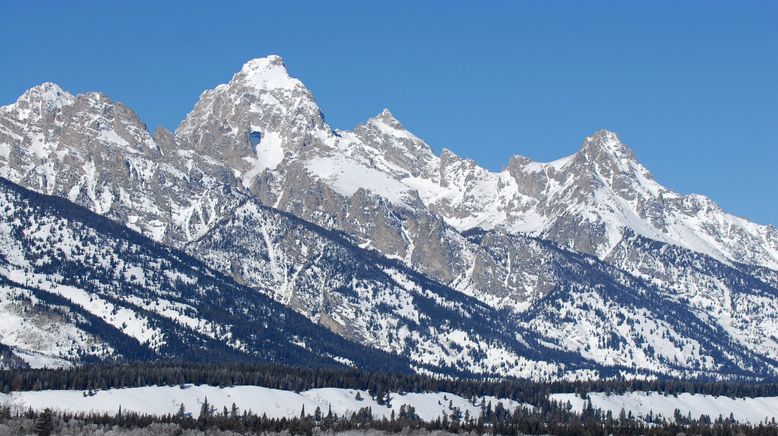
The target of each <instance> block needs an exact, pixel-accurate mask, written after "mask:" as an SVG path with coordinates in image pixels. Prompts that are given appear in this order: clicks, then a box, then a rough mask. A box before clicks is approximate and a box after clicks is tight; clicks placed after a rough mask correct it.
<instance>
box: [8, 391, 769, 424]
mask: <svg viewBox="0 0 778 436" xmlns="http://www.w3.org/2000/svg"><path fill="white" fill-rule="evenodd" d="M389 397H390V399H391V400H390V402H389V404H385V405H381V404H379V403H378V402H377V401H376V400H375V399H373V398H371V396H370V394H369V393H368V392H367V391H364V390H356V389H340V388H319V389H310V390H307V391H303V392H300V393H296V392H292V391H286V390H280V389H270V388H265V387H260V386H234V387H224V388H220V387H216V386H207V385H199V386H193V385H185V387H184V388H183V389H182V388H181V387H179V386H173V387H171V386H148V387H139V388H125V389H107V390H101V391H96V392H95V393H94V395H92V396H88V395H86V396H85V392H84V391H80V390H46V391H23V392H13V393H11V394H7V395H6V394H0V404H2V405H7V406H10V407H11V408H12V409H17V410H26V409H28V408H32V409H33V410H43V409H45V408H51V409H53V410H58V411H64V412H73V413H78V412H84V413H89V412H96V413H107V414H115V413H116V412H118V411H119V408H120V407H121V410H123V411H134V412H138V413H142V414H151V415H165V414H175V413H177V412H179V409H180V407H181V405H182V404H183V406H184V409H185V411H186V412H187V413H191V414H192V416H193V417H197V416H198V415H199V413H200V409H201V406H202V403H203V402H204V401H205V399H206V398H207V400H208V403H210V404H211V405H213V407H214V408H215V409H216V410H217V411H221V410H223V408H225V407H226V408H227V409H231V407H232V405H233V403H234V404H235V405H236V406H237V407H238V409H239V410H240V412H243V411H251V412H253V413H255V414H257V415H262V414H266V415H267V417H268V418H283V417H286V418H292V417H297V416H300V412H301V411H302V410H303V408H305V412H306V413H307V414H312V413H314V411H315V410H316V408H317V407H318V408H319V409H320V410H321V412H322V413H323V414H326V413H327V412H328V410H329V409H330V408H331V410H332V412H333V413H335V414H337V415H339V416H348V415H350V414H351V413H352V412H357V411H359V409H361V408H365V407H370V408H371V410H372V413H373V416H375V417H376V418H379V419H380V418H383V417H386V418H389V417H390V416H391V414H392V411H394V412H395V414H398V413H399V411H400V408H401V407H402V406H403V405H407V406H413V407H414V408H415V410H416V413H417V414H418V415H419V417H420V418H421V419H422V420H425V421H433V420H435V419H437V418H438V417H443V416H445V415H451V413H452V411H454V410H455V409H457V408H458V409H459V410H460V411H461V413H462V414H464V413H466V412H469V415H470V416H473V417H477V416H478V415H479V413H480V412H481V404H482V402H483V404H488V403H490V402H491V404H492V407H495V406H496V405H497V404H498V403H502V405H503V406H504V407H505V408H506V409H509V410H514V409H516V408H519V407H524V408H532V406H530V405H528V404H522V403H519V402H516V401H513V400H506V399H498V398H495V397H481V398H478V399H476V400H475V401H471V400H468V399H466V398H463V397H461V396H458V395H455V394H451V393H445V392H438V393H403V394H398V393H393V394H390V395H389ZM551 399H552V400H554V401H558V402H560V403H567V402H569V403H570V404H571V406H572V408H573V411H575V412H580V411H582V410H583V408H584V407H585V405H586V402H587V401H591V404H592V407H593V408H595V409H599V410H602V411H603V412H607V411H610V412H612V414H613V415H614V416H618V415H619V413H620V412H621V410H622V409H624V411H625V412H627V413H628V412H631V413H632V414H633V415H634V416H636V417H645V416H648V415H649V414H652V415H654V416H657V415H661V416H663V417H665V418H667V419H668V420H671V421H672V419H673V415H674V413H675V410H676V409H678V410H679V411H680V412H681V414H683V416H688V415H691V417H692V418H694V419H697V418H699V417H700V415H708V416H709V417H710V418H711V419H714V420H715V419H716V418H717V417H719V416H723V417H725V418H727V417H729V416H730V414H732V416H733V417H734V418H735V419H736V420H737V421H738V422H741V423H748V424H759V423H760V422H761V423H763V422H765V420H767V421H771V420H773V419H778V397H760V398H730V397H725V396H713V395H701V394H687V393H682V394H678V395H677V396H674V395H665V394H660V393H656V392H629V393H625V394H614V395H608V394H606V393H602V392H593V393H590V394H589V396H588V400H584V399H582V398H581V397H580V396H578V395H577V394H572V393H570V394H552V395H551Z"/></svg>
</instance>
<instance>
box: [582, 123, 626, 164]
mask: <svg viewBox="0 0 778 436" xmlns="http://www.w3.org/2000/svg"><path fill="white" fill-rule="evenodd" d="M578 154H579V155H581V156H584V157H585V158H588V159H589V160H597V159H602V158H607V159H611V160H614V159H615V160H618V161H622V162H624V163H626V162H634V163H637V160H636V159H635V154H634V153H633V152H632V150H631V149H630V148H629V147H627V145H626V144H624V143H623V142H621V140H620V139H619V137H618V136H617V135H616V133H614V132H611V131H609V130H604V129H603V130H598V131H597V132H596V133H595V134H594V135H592V136H589V137H587V138H586V139H585V140H584V142H583V145H582V146H581V149H580V150H579V151H578Z"/></svg>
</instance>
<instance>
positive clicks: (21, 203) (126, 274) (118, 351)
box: [0, 179, 409, 371]
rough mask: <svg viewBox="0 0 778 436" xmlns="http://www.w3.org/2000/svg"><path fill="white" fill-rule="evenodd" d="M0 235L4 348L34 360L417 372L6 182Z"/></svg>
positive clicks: (128, 233)
mask: <svg viewBox="0 0 778 436" xmlns="http://www.w3.org/2000/svg"><path fill="white" fill-rule="evenodd" d="M0 228H2V230H3V231H2V235H3V236H2V238H1V239H0V297H2V299H0V311H2V313H3V314H4V315H5V316H4V317H3V321H2V323H0V343H3V344H5V345H6V346H9V347H11V348H12V349H16V350H18V351H19V352H20V353H19V354H18V355H19V356H20V357H22V359H25V358H26V356H34V355H38V356H42V357H46V358H49V359H54V360H55V361H56V360H58V359H65V360H69V361H90V360H96V359H113V358H123V359H128V360H134V359H141V360H148V359H156V358H186V359H188V360H195V361H198V360H200V361H201V360H225V359H229V360H253V359H260V360H265V361H272V362H287V363H291V364H305V365H330V366H340V365H342V363H341V362H349V363H350V364H351V365H355V366H358V367H362V368H369V367H373V368H378V367H381V368H391V369H393V370H395V371H408V370H409V369H408V365H407V363H406V362H404V361H403V360H402V359H399V358H392V356H390V355H388V354H384V353H381V352H378V351H373V350H370V349H367V348H364V347H361V346H359V345H357V344H354V343H351V342H348V341H346V340H344V339H343V338H341V337H339V336H337V335H334V334H332V333H330V332H329V331H328V330H326V329H325V328H322V327H319V326H316V325H314V324H312V323H311V322H310V321H308V320H306V319H305V318H303V317H301V316H300V315H298V314H296V313H295V312H293V311H291V310H289V309H288V308H287V307H285V306H283V305H281V304H279V303H277V302H275V301H274V300H272V299H270V298H268V297H266V296H264V295H262V294H260V293H258V292H257V291H256V290H253V289H250V288H247V287H244V286H240V285H238V284H237V283H235V282H234V281H232V280H230V279H229V278H227V277H225V276H223V275H221V274H219V273H218V272H216V271H214V270H212V269H210V268H208V267H206V266H205V265H204V264H202V263H200V262H198V261H196V260H195V259H193V258H191V257H189V256H187V255H186V254H184V253H182V252H179V251H176V250H174V249H171V248H168V247H165V246H162V245H159V244H157V243H155V242H153V241H152V240H150V239H148V238H145V237H143V236H142V235H140V234H138V233H135V232H133V231H132V230H129V229H127V228H126V227H123V226H120V225H118V224H115V223H113V222H111V221H109V220H107V219H105V218H103V217H101V216H99V215H95V214H93V213H91V212H89V211H87V210H85V209H83V208H80V207H77V206H75V205H73V204H72V203H70V202H68V201H67V200H64V199H59V198H56V197H49V196H44V195H41V194H37V193H34V192H31V191H27V190H25V189H23V188H21V187H18V186H16V185H14V184H12V183H10V182H8V181H5V180H2V179H0ZM300 344H305V346H303V345H300Z"/></svg>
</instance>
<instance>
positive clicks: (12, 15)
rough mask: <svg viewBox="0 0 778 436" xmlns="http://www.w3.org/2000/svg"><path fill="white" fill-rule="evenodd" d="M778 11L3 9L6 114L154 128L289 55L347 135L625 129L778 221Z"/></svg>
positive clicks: (76, 5)
mask: <svg viewBox="0 0 778 436" xmlns="http://www.w3.org/2000/svg"><path fill="white" fill-rule="evenodd" d="M776 23H778V2H776V1H774V0H765V1H750V2H746V1H742V2H736V1H726V2H718V1H711V0H704V1H645V2H643V1H628V2H624V1H614V2H588V1H587V2H582V1H571V2H566V1H553V2H550V1H537V2H514V1H510V2H508V1H506V2H472V1H470V2H445V3H444V2H442V1H441V2H431V1H430V2H423V1H412V2H402V1H391V2H350V1H338V2H322V1H283V2H273V3H269V2H268V3H266V4H265V3H260V2H230V1H220V2H215V1H209V2H189V1H187V2H168V1H164V2H163V1H155V2H142V1H132V2H76V1H72V2H71V1H67V2H65V1H56V2H54V1H52V2H44V1H24V2H21V1H20V2H10V1H8V2H2V4H1V5H0V38H1V39H0V40H2V41H3V43H2V46H1V47H0V104H5V103H10V102H12V101H14V100H15V99H16V97H18V95H20V94H21V93H22V92H23V91H24V90H25V89H27V88H29V87H31V86H33V85H36V84H38V83H40V82H43V81H53V82H56V83H58V84H60V86H62V87H63V88H65V89H66V90H69V91H71V92H83V91H90V90H99V91H103V92H105V93H106V94H108V95H109V96H110V97H112V98H113V99H115V100H119V101H122V102H124V103H126V104H128V105H129V106H131V107H132V108H134V109H135V110H136V111H137V112H138V113H139V114H140V116H141V118H142V119H143V120H144V121H146V123H147V124H148V126H149V128H150V129H153V128H154V127H155V126H156V125H163V126H165V127H168V128H170V129H174V128H175V127H176V126H177V125H178V122H179V121H180V120H181V119H183V117H184V116H185V115H186V113H187V112H188V111H189V110H190V109H191V107H192V105H193V104H194V103H195V101H196V100H197V97H198V96H199V94H200V92H202V91H203V90H205V89H207V88H212V87H214V86H215V85H217V84H219V83H222V82H226V81H228V80H229V79H230V77H231V76H232V74H233V73H234V72H235V71H237V70H238V69H239V68H240V67H241V65H242V64H243V63H244V62H245V61H246V60H248V59H251V58H254V57H259V56H264V55H267V54H271V53H275V54H279V55H281V56H283V57H284V60H285V62H286V65H287V67H288V69H289V70H290V72H291V73H292V75H294V76H296V77H298V78H300V79H302V80H303V82H305V83H306V85H308V87H309V88H310V89H311V90H312V91H313V93H314V95H315V96H316V98H317V100H318V102H319V104H320V106H321V108H322V111H323V112H324V114H325V116H326V118H327V120H328V122H329V123H330V124H331V125H332V126H333V127H336V128H341V129H349V128H352V127H353V126H354V125H356V124H358V123H360V122H362V121H364V120H365V119H367V118H369V117H371V116H373V115H375V114H377V113H378V112H379V111H380V110H381V109H382V108H384V107H388V108H389V109H390V110H391V111H392V112H393V113H394V114H395V115H396V116H397V117H398V118H399V119H400V120H401V121H402V122H403V123H404V124H405V125H406V127H408V128H409V129H410V130H411V131H413V132H414V133H416V134H417V135H419V136H420V137H422V138H424V139H425V140H427V142H429V143H430V144H431V145H432V146H433V148H434V149H435V150H436V151H440V149H441V148H442V147H447V148H450V149H452V150H453V151H455V152H456V153H458V154H460V155H463V156H466V157H471V158H473V159H475V160H477V161H478V162H479V163H481V164H483V165H485V166H487V167H489V168H492V169H500V168H502V167H503V166H504V165H505V164H506V163H507V161H508V158H509V157H510V156H511V155H513V154H522V155H525V156H528V157H530V158H533V159H536V160H541V161H547V160H553V159H556V158H558V157H561V156H564V155H568V154H570V153H573V152H574V151H575V150H577V149H578V147H579V146H580V143H581V141H582V140H583V138H584V137H585V136H587V135H589V134H591V133H592V132H594V131H596V130H597V129H600V128H607V129H611V130H614V131H616V132H617V133H618V134H619V135H620V137H621V138H622V140H624V141H625V142H626V143H627V144H628V145H629V146H630V147H632V149H633V150H634V151H635V154H636V155H637V156H638V159H639V160H640V161H641V162H643V163H644V164H645V165H646V166H647V167H648V168H649V169H650V170H651V171H652V172H653V173H654V175H655V177H656V178H657V180H658V181H659V182H660V183H663V184H665V185H667V186H669V187H670V188H672V189H675V190H677V191H680V192H684V193H689V192H696V193H702V194H705V195H708V196H710V197H712V198H713V199H714V200H715V201H717V202H719V203H720V204H721V205H722V206H723V207H724V208H725V209H726V210H728V211H730V212H732V213H734V214H736V215H741V216H745V217H747V218H750V219H752V220H755V221H757V222H760V223H765V224H767V223H772V224H778V176H777V175H776V170H777V169H778V24H776Z"/></svg>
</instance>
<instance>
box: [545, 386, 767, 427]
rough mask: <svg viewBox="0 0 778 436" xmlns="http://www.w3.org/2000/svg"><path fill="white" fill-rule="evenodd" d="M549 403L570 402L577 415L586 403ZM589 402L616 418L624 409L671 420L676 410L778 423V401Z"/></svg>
mask: <svg viewBox="0 0 778 436" xmlns="http://www.w3.org/2000/svg"><path fill="white" fill-rule="evenodd" d="M551 399H552V400H555V401H558V402H562V403H565V402H568V401H569V402H570V404H571V405H572V406H573V410H574V411H576V412H580V411H581V410H583V408H584V406H585V404H586V400H584V399H582V398H581V397H580V396H578V395H577V394H551ZM589 399H590V400H591V402H592V407H594V408H595V409H600V410H603V411H608V410H610V411H611V412H613V415H614V416H618V414H619V413H620V412H621V409H622V408H623V409H624V411H625V412H632V414H633V415H635V416H641V417H642V416H647V415H648V414H649V412H652V411H653V414H654V415H655V416H656V415H658V414H661V415H662V416H664V417H665V418H668V419H669V420H672V419H673V414H674V412H675V409H678V410H680V411H681V413H683V415H684V416H686V415H688V414H690V413H691V416H692V418H695V419H696V418H699V417H700V415H703V414H704V415H708V416H710V418H711V419H714V420H715V419H716V418H718V416H719V415H721V416H723V417H725V418H726V417H729V415H730V413H732V415H733V416H734V418H735V419H736V420H737V421H739V422H743V423H751V424H758V423H759V422H764V420H765V418H767V419H772V418H776V419H778V397H759V398H730V397H721V396H719V397H717V396H713V395H702V394H687V393H683V394H678V396H677V397H676V396H672V395H664V394H660V393H658V392H628V393H625V394H623V395H607V394H606V393H603V392H594V393H590V394H589Z"/></svg>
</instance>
